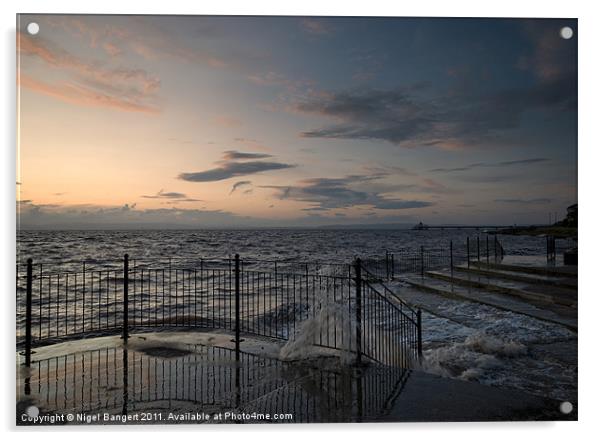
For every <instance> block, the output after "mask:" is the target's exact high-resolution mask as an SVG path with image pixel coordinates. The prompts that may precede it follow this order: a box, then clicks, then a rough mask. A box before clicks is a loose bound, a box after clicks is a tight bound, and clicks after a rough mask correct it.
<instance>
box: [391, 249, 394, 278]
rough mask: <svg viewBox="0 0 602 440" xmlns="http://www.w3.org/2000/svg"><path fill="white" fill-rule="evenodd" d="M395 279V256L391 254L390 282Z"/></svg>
mask: <svg viewBox="0 0 602 440" xmlns="http://www.w3.org/2000/svg"><path fill="white" fill-rule="evenodd" d="M394 279H395V254H391V281H393V280H394Z"/></svg>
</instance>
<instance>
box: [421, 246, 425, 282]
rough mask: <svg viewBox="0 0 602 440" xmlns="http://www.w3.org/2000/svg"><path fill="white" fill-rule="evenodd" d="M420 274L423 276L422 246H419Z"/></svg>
mask: <svg viewBox="0 0 602 440" xmlns="http://www.w3.org/2000/svg"><path fill="white" fill-rule="evenodd" d="M420 275H421V276H422V277H423V278H424V246H420Z"/></svg>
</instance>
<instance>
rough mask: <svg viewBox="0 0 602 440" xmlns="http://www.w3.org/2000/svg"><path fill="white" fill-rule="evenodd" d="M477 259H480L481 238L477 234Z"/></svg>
mask: <svg viewBox="0 0 602 440" xmlns="http://www.w3.org/2000/svg"><path fill="white" fill-rule="evenodd" d="M477 261H481V239H480V237H479V236H478V235H477Z"/></svg>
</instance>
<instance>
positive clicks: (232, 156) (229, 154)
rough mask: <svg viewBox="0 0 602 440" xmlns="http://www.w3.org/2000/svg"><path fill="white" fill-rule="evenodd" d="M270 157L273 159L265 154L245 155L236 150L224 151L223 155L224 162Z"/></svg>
mask: <svg viewBox="0 0 602 440" xmlns="http://www.w3.org/2000/svg"><path fill="white" fill-rule="evenodd" d="M268 157H272V155H271V154H265V153H245V152H242V151H235V150H228V151H224V154H223V158H224V160H238V159H243V160H245V159H267V158H268Z"/></svg>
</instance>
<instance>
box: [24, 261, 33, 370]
mask: <svg viewBox="0 0 602 440" xmlns="http://www.w3.org/2000/svg"><path fill="white" fill-rule="evenodd" d="M32 285H33V261H32V259H31V258H28V259H27V288H26V296H25V366H27V367H29V366H30V365H31V304H32V300H31V296H32V293H31V292H32Z"/></svg>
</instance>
